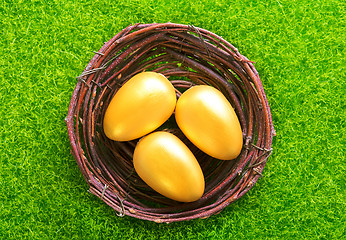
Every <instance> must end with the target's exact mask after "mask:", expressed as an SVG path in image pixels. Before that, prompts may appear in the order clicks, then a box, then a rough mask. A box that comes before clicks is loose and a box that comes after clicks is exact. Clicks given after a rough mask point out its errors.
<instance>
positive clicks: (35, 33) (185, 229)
mask: <svg viewBox="0 0 346 240" xmlns="http://www.w3.org/2000/svg"><path fill="white" fill-rule="evenodd" d="M345 12H346V9H345V3H344V2H343V1H336V0H322V1H318V0H316V1H310V0H309V1H308V0H301V1H288V0H285V1H283V0H280V1H279V0H276V1H275V0H272V1H259V0H253V1H252V0H245V1H225V0H217V1H209V0H208V1H207V0H201V1H187V0H182V1H166V0H155V1H154V0H142V1H138V0H129V1H117V0H113V1H97V0H96V1H80V0H77V1H76V0H73V1H72V0H63V1H55V0H53V1H38V0H36V1H34V0H32V1H29V0H28V1H26V0H21V1H8V0H4V1H1V2H0V73H1V74H0V103H1V104H0V239H108V238H109V239H158V238H160V239H228V238H232V239H345V236H346V234H345V225H346V224H345V212H346V209H345V200H346V199H345V174H344V173H345V118H346V116H345V92H346V88H345V39H346V36H345V32H346V29H345ZM168 21H170V22H176V23H183V24H191V25H195V26H198V27H201V28H204V29H208V30H210V31H212V32H214V33H216V34H218V35H220V36H223V38H224V39H226V40H228V41H229V42H231V43H232V44H233V45H235V46H236V47H237V48H238V49H239V50H240V52H241V53H242V54H243V55H245V56H247V57H248V58H249V59H250V60H252V61H254V62H256V64H255V66H256V69H257V70H258V72H259V74H260V77H261V79H262V81H263V85H264V88H265V91H266V94H267V97H268V101H269V104H270V107H271V110H272V116H273V121H274V126H275V129H276V132H277V136H276V138H275V139H274V144H273V149H274V151H273V155H272V156H271V157H270V158H269V161H268V163H267V165H266V167H265V169H264V172H263V175H264V177H263V178H261V179H259V181H258V182H257V184H256V185H255V186H254V188H253V189H252V190H250V191H249V192H248V193H247V194H246V195H245V196H243V197H242V198H241V199H240V200H239V201H237V202H235V203H233V204H231V205H230V206H228V207H227V208H226V209H225V210H224V211H222V212H221V213H220V214H218V215H215V216H212V217H210V218H208V219H204V220H193V221H189V222H180V223H174V224H169V225H166V224H156V223H152V222H147V221H141V220H137V219H134V218H130V217H123V218H121V217H117V216H116V214H115V212H114V211H113V210H112V209H111V208H110V207H108V206H107V205H106V204H104V203H103V202H102V201H101V200H99V199H98V198H96V197H95V196H93V195H91V194H89V193H88V192H87V184H86V183H85V181H84V179H83V177H82V174H81V173H80V171H79V169H78V167H77V164H76V163H75V160H74V159H73V157H72V155H71V154H70V145H69V140H68V136H67V131H66V126H65V122H64V118H65V117H66V115H67V109H68V104H69V101H70V97H71V94H72V92H73V89H74V86H75V84H76V79H75V77H76V76H78V75H79V74H80V73H81V72H82V71H83V69H84V68H85V66H86V64H87V63H88V62H89V60H90V59H91V58H92V56H93V55H94V53H93V51H97V50H99V49H100V48H101V46H102V45H103V42H105V41H108V40H109V39H110V38H111V37H112V36H114V35H115V34H116V33H117V32H119V31H120V30H121V29H123V28H124V27H126V26H128V25H129V24H132V23H136V22H142V23H151V22H168Z"/></svg>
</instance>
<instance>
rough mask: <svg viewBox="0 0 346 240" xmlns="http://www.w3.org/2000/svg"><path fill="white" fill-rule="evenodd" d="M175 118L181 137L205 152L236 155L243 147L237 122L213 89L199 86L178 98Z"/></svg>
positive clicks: (223, 156)
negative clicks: (183, 136)
mask: <svg viewBox="0 0 346 240" xmlns="http://www.w3.org/2000/svg"><path fill="white" fill-rule="evenodd" d="M175 119H176V121H177V124H178V126H179V128H180V129H181V130H182V132H183V133H184V134H185V136H186V137H187V138H188V139H189V140H190V141H191V142H192V143H193V144H194V145H195V146H197V147H198V148H199V149H200V150H202V151H203V152H205V153H206V154H208V155H210V156H212V157H214V158H218V159H221V160H231V159H234V158H236V157H237V156H238V155H239V154H240V152H241V149H242V146H243V135H242V130H241V127H240V123H239V120H238V117H237V115H236V113H235V112H234V110H233V107H232V105H231V104H230V103H229V102H228V100H227V99H226V97H225V96H224V95H223V94H222V93H221V92H220V91H219V90H217V89H215V88H213V87H211V86H207V85H199V86H194V87H192V88H190V89H188V90H186V91H185V92H184V93H183V94H182V95H181V96H180V98H179V99H178V101H177V106H176V110H175Z"/></svg>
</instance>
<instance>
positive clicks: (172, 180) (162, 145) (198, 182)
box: [133, 131, 205, 202]
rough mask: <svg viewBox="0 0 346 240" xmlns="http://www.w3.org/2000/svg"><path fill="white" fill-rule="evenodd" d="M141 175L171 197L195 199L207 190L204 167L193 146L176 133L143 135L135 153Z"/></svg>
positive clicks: (153, 186) (144, 179) (136, 163)
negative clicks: (193, 150)
mask: <svg viewBox="0 0 346 240" xmlns="http://www.w3.org/2000/svg"><path fill="white" fill-rule="evenodd" d="M133 164H134V168H135V170H136V172H137V174H138V175H139V177H140V178H141V179H142V180H143V181H144V182H145V183H146V184H147V185H148V186H150V187H151V188H152V189H154V190H155V191H157V192H158V193H160V194H162V195H163V196H166V197H168V198H170V199H173V200H176V201H180V202H193V201H196V200H198V199H199V198H201V196H202V195H203V193H204V187H205V182H204V176H203V172H202V169H201V167H200V165H199V163H198V161H197V160H196V158H195V156H194V155H193V153H192V152H191V151H190V149H189V148H188V147H187V146H186V145H185V144H184V143H183V142H182V141H181V140H180V139H179V138H178V137H176V136H175V135H173V134H171V133H168V132H164V131H158V132H154V133H151V134H149V135H147V136H145V137H143V138H142V139H141V140H140V141H139V142H138V144H137V146H136V148H135V151H134V155H133Z"/></svg>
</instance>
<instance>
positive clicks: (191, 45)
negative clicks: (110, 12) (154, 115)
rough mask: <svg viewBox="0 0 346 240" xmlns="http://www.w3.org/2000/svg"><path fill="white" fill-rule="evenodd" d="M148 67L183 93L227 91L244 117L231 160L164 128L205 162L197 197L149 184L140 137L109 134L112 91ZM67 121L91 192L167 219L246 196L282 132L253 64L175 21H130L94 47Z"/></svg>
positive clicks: (142, 214)
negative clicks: (171, 194) (106, 121)
mask: <svg viewBox="0 0 346 240" xmlns="http://www.w3.org/2000/svg"><path fill="white" fill-rule="evenodd" d="M142 71H156V72H160V73H162V74H164V75H165V76H166V77H168V78H169V79H170V81H171V82H172V84H173V85H174V87H175V88H176V92H177V97H179V96H180V94H181V92H182V91H184V90H186V89H188V88H189V87H191V86H193V85H199V84H209V85H212V86H214V87H215V88H217V89H219V90H220V91H221V92H222V93H223V94H224V95H225V96H226V98H227V99H228V100H229V101H230V103H231V104H232V106H233V107H234V109H235V111H236V113H237V115H238V117H239V120H240V122H241V126H242V130H243V136H244V147H243V150H242V152H241V154H240V156H239V157H238V158H237V159H236V160H232V161H221V160H217V159H213V158H211V157H209V156H207V155H206V154H204V153H203V152H201V151H200V150H198V149H197V148H196V147H194V146H193V145H192V144H191V143H190V142H189V141H188V140H187V139H186V138H185V137H184V135H183V134H182V133H181V132H180V130H179V129H178V128H177V127H176V126H175V125H174V124H171V125H165V126H166V127H167V126H169V127H168V129H167V131H170V132H172V133H174V134H176V135H177V136H178V137H180V138H181V139H182V140H183V141H184V142H185V143H186V144H187V145H188V146H189V147H190V149H191V150H192V151H193V153H194V154H195V156H196V158H197V159H198V161H199V163H200V165H201V167H202V170H203V172H204V176H205V181H206V189H205V193H204V195H203V197H202V198H201V199H200V200H198V201H196V202H192V203H179V202H175V201H173V200H170V199H167V198H165V197H162V196H161V195H159V194H158V193H156V192H155V191H153V190H152V189H150V188H149V187H148V186H147V185H146V184H145V183H144V182H143V181H142V180H141V179H140V178H139V177H138V176H137V174H136V172H135V171H134V168H133V164H132V154H133V151H134V147H135V145H136V142H137V140H134V141H129V142H116V141H111V140H109V139H108V138H107V137H106V136H105V135H104V133H103V129H102V122H103V116H104V112H105V110H106V108H107V106H108V104H109V102H110V100H111V98H112V96H113V95H114V94H115V93H116V91H117V90H118V89H119V88H120V87H121V86H122V85H123V83H124V82H126V81H127V80H128V79H130V78H131V77H132V76H134V75H135V74H137V73H139V72H142ZM66 123H67V128H68V134H69V138H70V142H71V147H72V148H71V152H72V154H73V156H74V158H75V159H76V161H77V163H78V166H79V168H80V170H81V172H82V174H83V176H84V178H85V179H86V181H87V183H88V184H89V187H90V188H89V191H90V192H91V193H93V194H95V195H96V196H98V197H100V198H101V199H102V200H103V201H104V202H105V203H106V204H108V205H109V206H111V207H112V208H114V209H115V210H116V211H117V213H118V215H119V216H123V215H128V216H132V217H136V218H139V219H145V220H150V221H155V222H167V223H168V222H176V221H184V220H191V219H195V218H206V217H208V216H210V215H213V214H216V213H218V212H220V211H221V210H222V209H224V208H225V207H226V206H228V205H229V204H230V203H232V202H234V201H235V200H237V199H239V198H240V197H241V196H243V195H244V194H245V193H246V192H247V191H249V189H251V188H252V187H253V185H254V184H255V183H256V181H257V179H258V178H259V177H260V176H262V171H263V168H264V166H265V164H266V161H267V159H268V157H269V155H270V154H271V152H272V149H271V144H272V138H273V135H275V131H274V128H273V124H272V119H271V114H270V109H269V105H268V102H267V99H266V95H265V93H264V90H263V87H262V83H261V81H260V78H259V76H258V73H257V71H256V69H255V68H254V66H253V63H252V62H251V61H249V60H248V59H247V58H246V57H244V56H242V55H241V54H240V53H239V52H238V50H237V49H236V48H235V47H234V46H232V45H231V44H230V43H228V42H227V41H226V40H224V39H223V38H221V37H219V36H217V35H216V34H214V33H212V32H209V31H207V30H204V29H201V28H197V27H194V26H188V25H182V24H173V23H163V24H135V25H130V26H129V27H127V28H125V29H123V30H122V31H121V32H119V33H118V34H117V35H116V36H114V37H113V38H112V39H111V40H110V41H108V42H107V43H105V44H104V46H103V47H102V48H101V49H100V50H99V51H98V52H95V56H94V57H93V58H92V60H91V61H90V63H89V64H88V65H87V67H86V69H85V70H84V72H83V73H82V74H81V75H80V76H79V77H78V83H77V85H76V87H75V90H74V92H73V95H72V98H71V102H70V106H69V111H68V115H67V117H66Z"/></svg>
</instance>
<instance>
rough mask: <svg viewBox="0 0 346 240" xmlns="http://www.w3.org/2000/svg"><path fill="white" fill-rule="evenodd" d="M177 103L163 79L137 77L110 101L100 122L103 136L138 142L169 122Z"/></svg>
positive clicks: (151, 74)
mask: <svg viewBox="0 0 346 240" xmlns="http://www.w3.org/2000/svg"><path fill="white" fill-rule="evenodd" d="M176 101H177V100H176V94H175V90H174V87H173V85H172V84H171V83H170V81H169V80H168V79H167V78H166V77H165V76H164V75H162V74H159V73H156V72H142V73H139V74H137V75H135V76H133V77H132V78H131V79H130V80H128V81H127V82H126V83H125V84H124V85H123V86H122V87H121V88H120V89H119V90H118V91H117V92H116V94H115V95H114V97H113V98H112V100H111V101H110V103H109V105H108V107H107V109H106V112H105V116H104V120H103V129H104V133H105V134H106V136H107V137H108V138H110V139H112V140H115V141H130V140H133V139H136V138H140V137H142V136H144V135H146V134H148V133H150V132H152V131H153V130H155V129H156V128H158V127H159V126H161V125H162V124H163V123H164V122H165V121H167V120H168V118H169V117H170V116H171V115H172V113H173V111H174V108H175V105H176Z"/></svg>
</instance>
